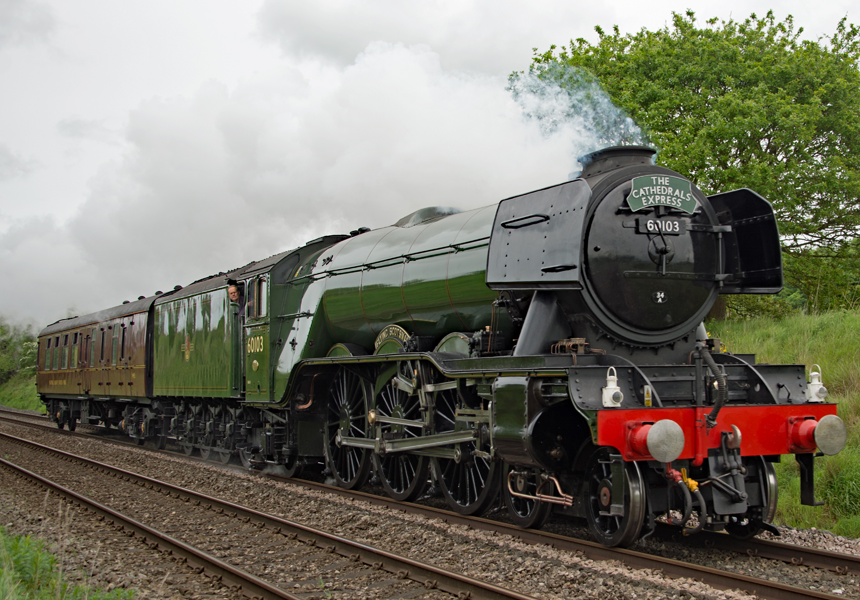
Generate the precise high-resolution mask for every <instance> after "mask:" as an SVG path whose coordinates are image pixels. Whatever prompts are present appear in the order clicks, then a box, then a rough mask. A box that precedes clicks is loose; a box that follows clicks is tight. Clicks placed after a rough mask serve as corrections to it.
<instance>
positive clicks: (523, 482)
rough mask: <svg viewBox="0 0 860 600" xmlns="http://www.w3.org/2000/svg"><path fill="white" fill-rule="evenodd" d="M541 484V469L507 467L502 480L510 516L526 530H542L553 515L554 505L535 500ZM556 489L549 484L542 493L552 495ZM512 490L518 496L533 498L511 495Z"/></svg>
mask: <svg viewBox="0 0 860 600" xmlns="http://www.w3.org/2000/svg"><path fill="white" fill-rule="evenodd" d="M511 471H513V474H511ZM540 484H541V472H540V470H539V469H532V468H530V467H519V468H517V467H512V466H510V465H507V464H506V465H505V470H504V477H503V478H502V495H503V496H504V498H505V506H506V507H507V509H508V516H509V517H510V518H511V521H513V523H514V525H517V526H518V527H523V528H524V529H540V528H541V527H543V525H544V523H546V522H547V520H548V519H549V516H550V514H552V504H549V503H548V502H541V501H539V500H536V499H534V496H535V494H537V490H538V486H540ZM554 488H555V486H554V485H553V484H552V483H551V482H548V483H546V484H545V485H544V486H543V489H542V490H541V491H542V492H543V493H544V494H550V493H551V492H552V490H553V489H554ZM511 489H513V491H514V492H516V493H517V494H522V495H523V496H532V498H523V497H522V496H516V495H514V494H512V493H511Z"/></svg>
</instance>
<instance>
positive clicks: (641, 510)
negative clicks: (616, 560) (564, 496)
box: [583, 447, 646, 547]
mask: <svg viewBox="0 0 860 600" xmlns="http://www.w3.org/2000/svg"><path fill="white" fill-rule="evenodd" d="M610 454H611V452H610V449H609V448H605V447H604V448H597V450H596V451H595V452H594V453H593V454H592V455H591V458H590V459H589V461H588V466H587V468H586V477H585V483H584V486H583V503H584V506H585V513H586V518H587V519H588V529H589V530H590V531H591V535H593V536H594V538H595V539H596V540H597V541H598V542H600V543H601V544H603V545H604V546H621V547H625V546H629V545H630V544H632V543H633V542H635V541H636V540H637V539H639V532H640V531H641V530H642V524H643V523H644V521H645V506H646V499H645V493H646V492H645V485H644V480H643V478H642V473H641V471H640V470H639V465H637V464H636V463H635V462H625V463H623V468H624V471H625V473H626V475H627V485H626V486H625V488H624V502H623V505H624V515H623V516H615V515H610V514H609V511H610V508H611V505H612V504H613V501H614V498H612V483H613V474H612V464H611V462H610Z"/></svg>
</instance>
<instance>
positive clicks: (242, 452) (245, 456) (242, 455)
mask: <svg viewBox="0 0 860 600" xmlns="http://www.w3.org/2000/svg"><path fill="white" fill-rule="evenodd" d="M238 453H239V460H240V461H242V466H243V467H245V468H246V469H254V470H255V471H256V470H260V469H262V466H261V465H260V464H259V463H258V462H252V461H253V460H254V459H256V457H257V454H254V453H252V452H251V451H250V450H248V449H246V448H240V449H239V450H238Z"/></svg>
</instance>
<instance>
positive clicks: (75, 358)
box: [71, 331, 81, 369]
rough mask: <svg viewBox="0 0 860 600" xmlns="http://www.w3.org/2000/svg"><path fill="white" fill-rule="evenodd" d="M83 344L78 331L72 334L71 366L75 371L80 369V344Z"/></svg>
mask: <svg viewBox="0 0 860 600" xmlns="http://www.w3.org/2000/svg"><path fill="white" fill-rule="evenodd" d="M80 342H81V336H80V335H79V334H78V332H77V331H76V332H75V333H73V334H72V360H71V365H72V368H73V369H77V368H78V366H79V365H78V344H79V343H80Z"/></svg>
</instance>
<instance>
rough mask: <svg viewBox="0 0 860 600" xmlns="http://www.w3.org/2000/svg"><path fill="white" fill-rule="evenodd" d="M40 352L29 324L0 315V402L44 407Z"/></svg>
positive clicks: (36, 407) (36, 408) (35, 408)
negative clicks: (40, 389)
mask: <svg viewBox="0 0 860 600" xmlns="http://www.w3.org/2000/svg"><path fill="white" fill-rule="evenodd" d="M38 352H39V344H38V342H36V339H35V337H34V336H33V333H32V331H31V330H30V328H29V327H16V326H14V325H10V324H8V323H6V322H5V321H4V320H3V319H2V317H0V404H5V405H6V406H11V407H12V408H29V409H33V410H39V409H41V408H42V403H41V402H39V399H38V397H37V396H36V369H37V366H38V360H39V355H38ZM0 598H2V596H0Z"/></svg>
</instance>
